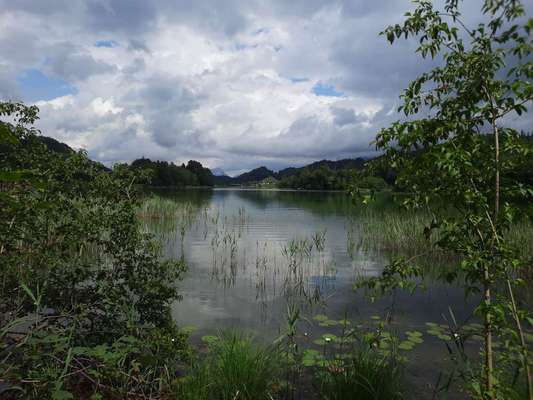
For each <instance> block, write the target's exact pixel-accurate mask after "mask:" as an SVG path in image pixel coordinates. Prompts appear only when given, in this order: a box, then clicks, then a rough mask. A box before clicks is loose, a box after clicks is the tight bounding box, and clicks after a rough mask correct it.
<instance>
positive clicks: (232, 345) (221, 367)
mask: <svg viewBox="0 0 533 400" xmlns="http://www.w3.org/2000/svg"><path fill="white" fill-rule="evenodd" d="M278 378H279V361H278V353H277V352H276V351H272V349H270V348H268V347H266V346H262V345H259V344H257V343H255V342H254V341H253V340H252V338H251V337H250V336H247V335H244V334H240V333H235V332H230V333H225V334H222V335H221V336H219V337H217V339H216V340H213V341H211V344H210V353H209V355H208V356H207V357H206V358H205V359H203V360H201V361H199V362H198V363H197V364H196V365H195V366H193V368H192V370H191V373H190V374H189V375H188V376H187V377H186V378H185V379H184V381H183V384H182V385H181V387H180V389H179V394H180V396H179V397H178V398H179V399H186V400H193V399H194V400H263V399H264V400H270V399H272V398H274V393H275V391H276V387H275V385H276V383H277V381H278Z"/></svg>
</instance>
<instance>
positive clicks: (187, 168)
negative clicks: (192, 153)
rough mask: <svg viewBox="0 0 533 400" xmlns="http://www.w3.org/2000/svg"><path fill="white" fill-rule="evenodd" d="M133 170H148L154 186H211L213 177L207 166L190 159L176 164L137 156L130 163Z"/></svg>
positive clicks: (150, 181) (151, 183)
mask: <svg viewBox="0 0 533 400" xmlns="http://www.w3.org/2000/svg"><path fill="white" fill-rule="evenodd" d="M131 168H132V169H134V170H145V171H150V180H149V184H150V185H151V186H156V187H186V186H213V184H214V177H213V174H212V173H211V171H210V170H209V169H208V168H204V167H203V166H202V164H200V163H199V162H198V161H194V160H190V161H189V162H188V163H187V165H185V164H182V165H181V166H178V165H176V164H174V163H172V162H166V161H152V160H150V159H148V158H139V159H137V160H135V161H133V162H132V163H131Z"/></svg>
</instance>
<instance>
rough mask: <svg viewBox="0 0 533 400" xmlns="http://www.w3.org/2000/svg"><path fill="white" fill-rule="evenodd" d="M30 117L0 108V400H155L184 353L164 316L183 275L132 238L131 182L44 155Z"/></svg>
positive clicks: (121, 172) (145, 240) (71, 158)
mask: <svg viewBox="0 0 533 400" xmlns="http://www.w3.org/2000/svg"><path fill="white" fill-rule="evenodd" d="M37 112H38V110H37V108H36V107H34V106H32V107H27V106H24V105H23V104H16V103H0V116H2V117H3V118H5V121H6V122H1V123H0V141H1V142H2V143H3V144H4V146H3V147H2V153H1V154H0V155H1V157H0V181H1V187H0V189H1V190H0V213H1V215H2V218H1V219H0V244H1V246H0V264H1V266H2V267H1V270H0V274H1V275H0V278H1V279H0V299H1V300H0V354H1V359H2V360H3V361H2V363H0V377H1V381H0V383H1V385H2V387H1V391H2V396H4V397H5V396H7V397H8V398H10V397H13V398H36V399H42V398H49V397H52V398H55V399H67V398H88V397H89V396H91V395H92V397H91V398H93V399H97V398H102V396H103V397H105V398H124V397H127V396H130V395H131V396H139V397H143V396H144V394H146V393H154V396H156V394H157V393H159V394H161V393H162V392H164V391H165V390H166V389H165V388H168V386H169V385H170V383H171V380H172V374H173V373H174V371H175V370H176V368H177V364H178V363H179V362H180V360H181V358H182V356H183V352H184V349H185V347H184V342H183V339H184V337H183V335H182V334H180V333H179V332H178V330H177V328H176V327H175V325H174V323H173V322H172V320H171V317H170V311H169V305H170V303H171V302H172V301H174V300H176V299H178V298H179V296H178V293H177V291H176V286H175V285H176V284H175V282H176V281H177V280H178V279H179V278H180V276H181V274H182V272H183V269H184V268H183V265H182V264H180V263H178V262H174V261H163V260H162V258H161V256H160V251H159V248H158V246H157V244H156V243H155V242H154V241H152V239H151V238H150V237H149V236H147V235H146V234H144V233H142V232H141V230H140V229H139V225H138V220H137V217H136V214H135V210H136V208H137V201H136V196H135V192H134V190H133V188H134V186H135V184H136V183H139V182H140V181H139V179H140V178H139V177H138V176H135V175H133V174H132V173H131V171H129V170H128V169H127V168H124V167H121V166H118V167H117V168H115V169H114V170H113V171H106V170H105V169H103V168H102V167H101V166H100V165H99V164H97V163H94V162H92V161H91V160H89V159H88V158H87V156H86V154H85V153H84V152H72V153H70V154H65V153H61V152H55V151H50V150H49V149H48V148H47V146H46V145H44V144H43V141H42V140H41V139H40V138H39V136H38V134H39V132H38V131H36V130H35V129H34V128H32V127H31V126H32V124H33V122H34V121H35V120H36V118H37ZM141 179H142V177H141ZM152 398H153V397H152Z"/></svg>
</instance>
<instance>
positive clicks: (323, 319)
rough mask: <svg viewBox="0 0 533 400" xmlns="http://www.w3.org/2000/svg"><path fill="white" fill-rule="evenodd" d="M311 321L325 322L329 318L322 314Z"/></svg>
mask: <svg viewBox="0 0 533 400" xmlns="http://www.w3.org/2000/svg"><path fill="white" fill-rule="evenodd" d="M313 319H314V320H315V321H319V322H323V321H327V320H328V319H329V318H328V316H327V315H324V314H317V315H315V316H314V317H313Z"/></svg>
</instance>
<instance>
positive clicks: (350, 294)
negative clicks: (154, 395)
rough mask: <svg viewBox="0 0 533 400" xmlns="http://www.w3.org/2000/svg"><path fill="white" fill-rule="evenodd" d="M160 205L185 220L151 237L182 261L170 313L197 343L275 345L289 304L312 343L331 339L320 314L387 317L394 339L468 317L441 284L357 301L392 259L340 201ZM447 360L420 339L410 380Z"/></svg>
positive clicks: (284, 195) (224, 197) (433, 373)
mask: <svg viewBox="0 0 533 400" xmlns="http://www.w3.org/2000/svg"><path fill="white" fill-rule="evenodd" d="M164 196H165V197H168V198H172V199H174V200H175V201H176V202H178V203H180V204H181V205H182V206H183V207H184V209H186V210H187V211H185V212H184V214H183V215H184V216H181V217H179V218H178V220H179V221H177V222H175V221H166V222H164V223H161V222H160V223H158V224H154V225H153V226H151V227H150V228H151V230H153V231H155V232H157V234H158V235H159V236H160V237H161V238H162V239H163V241H164V243H165V244H166V252H167V254H168V256H171V257H176V258H180V257H183V258H184V260H185V261H186V264H187V266H188V272H187V273H186V276H185V279H184V280H183V281H181V282H179V283H178V285H179V288H180V293H181V294H182V296H183V299H182V300H181V301H180V302H177V303H175V304H174V305H173V308H172V312H173V317H174V318H175V320H176V322H177V323H178V324H179V325H180V326H194V327H195V328H196V330H195V332H194V333H193V340H198V338H199V337H201V336H202V335H205V334H216V333H217V332H219V331H221V330H225V329H230V328H239V329H241V330H247V331H250V332H253V333H254V334H255V335H256V336H258V337H260V338H263V339H264V340H272V339H273V338H275V337H277V336H278V335H279V334H280V332H281V330H282V329H283V327H284V324H285V318H286V310H287V305H288V303H297V304H298V306H299V307H300V308H301V309H302V311H303V313H304V315H305V316H306V317H307V318H308V319H309V322H306V321H302V322H301V323H300V326H299V329H300V330H301V331H302V332H303V333H305V334H307V336H308V337H309V338H310V340H311V339H312V338H313V337H319V336H320V335H321V334H322V333H324V332H332V328H331V327H321V326H319V325H318V324H316V323H312V322H314V321H313V320H312V317H313V315H316V314H325V315H327V316H328V317H329V318H332V319H340V318H343V317H344V316H347V317H348V319H349V320H351V321H354V324H367V323H371V321H372V317H374V319H376V318H377V316H379V317H384V316H385V315H387V314H389V315H392V317H393V321H394V324H395V326H397V328H398V330H399V331H400V332H401V331H403V330H405V329H415V330H420V331H425V330H426V328H427V327H426V325H425V323H426V322H428V321H434V322H437V323H443V322H444V321H443V319H442V315H443V314H445V315H446V314H448V307H451V308H452V309H453V311H454V314H455V316H456V318H457V319H458V320H460V321H464V320H466V319H468V318H469V317H470V316H471V310H472V302H471V301H468V300H465V298H464V295H463V292H462V290H460V289H458V288H455V287H452V286H448V285H446V284H443V283H439V282H431V281H430V282H429V284H428V287H427V289H426V290H425V291H417V292H415V294H413V295H410V294H408V293H402V292H397V293H395V295H394V296H388V297H385V298H383V299H380V300H379V301H377V302H374V303H371V302H369V301H368V300H367V299H366V298H365V297H364V296H363V294H362V293H356V292H355V291H354V290H353V285H354V282H355V281H356V280H357V278H358V277H360V276H375V275H378V274H379V273H380V272H381V271H382V269H383V266H384V265H386V264H387V263H388V262H389V261H390V259H391V257H392V256H391V255H390V254H387V253H385V252H381V251H378V250H368V249H366V250H365V249H361V248H359V247H358V246H357V243H358V241H359V239H360V238H359V237H358V232H357V230H355V231H354V228H353V222H352V221H353V220H352V219H350V217H349V216H350V215H352V214H353V212H354V209H355V205H354V204H353V203H352V202H351V201H350V199H349V197H348V196H347V195H345V194H344V193H323V192H290V191H271V190H239V189H215V190H205V191H201V190H198V191H182V192H173V193H165V194H164ZM352 218H357V217H352ZM174 222H175V223H174ZM348 232H352V233H351V234H348ZM436 267H437V268H438V266H436ZM369 321H370V322H369ZM445 356H446V349H445V346H444V344H443V343H442V342H439V341H438V340H437V339H435V338H432V337H428V338H425V342H424V343H423V344H422V345H420V346H419V347H417V348H416V349H415V350H414V351H413V352H411V354H410V355H409V358H410V359H411V361H413V362H411V363H410V365H412V366H411V367H410V380H411V381H414V382H415V383H416V381H417V380H420V382H419V383H422V382H427V381H430V382H434V381H435V380H436V379H437V375H438V364H439V362H440V361H438V360H440V359H444V358H445ZM428 390H429V389H428ZM422 397H423V396H422Z"/></svg>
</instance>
